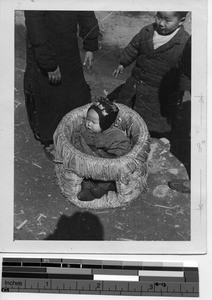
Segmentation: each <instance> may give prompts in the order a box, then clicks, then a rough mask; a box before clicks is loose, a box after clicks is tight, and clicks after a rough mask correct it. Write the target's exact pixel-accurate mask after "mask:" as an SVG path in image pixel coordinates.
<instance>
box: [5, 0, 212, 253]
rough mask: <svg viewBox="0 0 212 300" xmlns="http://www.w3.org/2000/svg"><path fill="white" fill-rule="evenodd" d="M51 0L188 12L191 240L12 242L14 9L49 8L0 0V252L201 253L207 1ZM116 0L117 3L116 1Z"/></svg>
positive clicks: (59, 4) (68, 5) (41, 0)
mask: <svg viewBox="0 0 212 300" xmlns="http://www.w3.org/2000/svg"><path fill="white" fill-rule="evenodd" d="M170 2H171V1H168V0H164V1H163V0H161V1H160V3H158V2H157V1H156V0H143V1H142V0H132V1H128V0H125V1H124V0H119V1H116V2H115V3H114V1H111V0H107V1H103V2H102V3H101V2H100V1H92V3H91V2H86V0H78V1H77V4H76V3H75V1H73V2H72V1H70V0H60V1H51V9H54V10H63V9H65V10H81V9H82V10H94V11H136V10H140V8H142V11H157V10H166V11H168V10H173V9H175V10H186V11H191V14H192V26H191V28H192V92H191V102H192V118H191V119H192V120H191V125H192V130H191V241H189V242H187V241H185V242H184V241H182V242H179V241H177V242H175V241H169V242H166V241H150V242H149V241H135V242H132V241H130V242H129V241H128V242H126V241H100V242H99V241H98V242H93V241H68V242H67V241H31V240H30V241H14V240H13V223H14V221H13V217H14V216H13V213H14V203H13V201H14V200H13V198H14V176H13V175H14V15H15V14H14V11H15V10H24V9H29V10H45V9H46V10H48V9H49V4H50V0H37V1H35V0H34V1H33V0H32V1H30V0H25V1H16V0H13V1H7V0H1V2H0V4H1V8H0V10H1V18H0V22H1V26H0V27H1V29H0V38H1V40H0V43H1V44H0V46H1V47H0V49H1V51H0V56H1V69H2V70H3V72H1V75H0V76H1V78H0V93H1V97H0V105H1V109H0V111H1V117H0V140H1V141H2V146H1V150H0V151H1V152H0V157H1V173H0V176H1V177H0V178H1V201H0V251H2V252H31V253H34V252H37V253H73V254H74V253H107V254H111V253H113V254H114V253H115V254H138V253H139V254H141V253H142V254H205V253H206V251H207V250H206V213H207V210H206V208H207V205H206V164H207V160H206V141H207V136H206V125H207V123H206V122H207V120H206V119H207V118H206V115H207V1H206V0H202V1H201V2H200V1H198V0H175V2H174V3H173V2H171V3H170ZM120 4H121V5H120Z"/></svg>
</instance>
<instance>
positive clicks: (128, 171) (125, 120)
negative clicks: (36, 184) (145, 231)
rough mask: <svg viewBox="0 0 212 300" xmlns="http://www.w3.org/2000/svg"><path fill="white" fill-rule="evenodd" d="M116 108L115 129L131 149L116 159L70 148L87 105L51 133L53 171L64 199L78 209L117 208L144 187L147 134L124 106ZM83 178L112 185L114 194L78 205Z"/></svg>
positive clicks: (144, 127)
mask: <svg viewBox="0 0 212 300" xmlns="http://www.w3.org/2000/svg"><path fill="white" fill-rule="evenodd" d="M116 105H117V106H118V108H119V115H118V118H117V119H118V122H117V126H119V127H120V128H121V129H123V130H124V131H125V132H126V134H127V136H128V137H129V138H130V140H131V142H132V145H133V146H132V149H131V151H130V152H128V153H127V154H126V155H124V156H121V157H118V158H113V159H111V158H102V157H94V156H90V155H87V154H84V153H82V152H80V151H79V150H77V149H76V148H75V147H74V146H73V144H72V137H73V135H74V132H75V130H76V129H77V128H79V126H80V125H81V123H82V121H83V118H84V117H85V116H86V113H87V109H88V107H89V106H90V104H88V105H85V106H82V107H79V108H76V109H74V110H72V111H71V112H69V113H68V114H67V115H66V116H65V117H64V118H63V119H62V121H61V122H60V124H59V125H58V127H57V129H56V131H55V133H54V145H55V149H56V157H55V171H56V176H57V181H58V185H59V187H60V189H61V191H62V193H63V195H64V196H65V197H66V198H67V199H68V200H69V201H70V202H71V203H73V204H75V205H76V206H78V207H81V208H90V209H103V208H114V207H120V206H123V205H125V204H126V203H129V202H130V201H132V200H133V199H135V198H137V197H138V196H139V195H140V194H141V193H142V192H143V191H144V189H145V187H146V179H147V173H148V163H147V158H148V153H149V133H148V130H147V127H146V124H145V123H144V121H143V119H142V118H141V117H140V116H139V115H138V114H137V113H136V112H135V111H133V110H132V109H130V108H129V107H127V106H126V105H123V104H118V103H116ZM83 178H93V179H96V180H105V181H112V180H114V181H115V183H116V189H117V192H113V191H109V192H108V194H107V195H104V196H103V197H102V198H101V199H94V200H92V201H88V202H86V201H80V200H79V199H78V198H77V195H78V193H79V192H80V190H81V182H82V180H83Z"/></svg>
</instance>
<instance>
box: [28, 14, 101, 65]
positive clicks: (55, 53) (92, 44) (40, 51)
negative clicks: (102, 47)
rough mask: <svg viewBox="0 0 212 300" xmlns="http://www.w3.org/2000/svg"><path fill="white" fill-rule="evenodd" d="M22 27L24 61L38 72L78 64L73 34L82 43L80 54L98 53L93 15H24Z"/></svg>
mask: <svg viewBox="0 0 212 300" xmlns="http://www.w3.org/2000/svg"><path fill="white" fill-rule="evenodd" d="M25 23H26V27H27V46H28V47H27V50H28V57H30V58H32V59H33V61H36V62H37V63H38V65H39V67H40V68H41V69H42V70H45V71H54V70H56V68H57V66H58V65H61V64H67V63H68V64H70V65H75V64H79V61H80V55H79V48H78V37H77V32H79V36H80V37H81V38H82V39H83V49H84V50H86V51H92V52H93V51H95V50H97V49H98V24H97V19H96V18H95V15H94V13H93V12H89V11H86V12H84V11H25ZM78 25H79V28H78Z"/></svg>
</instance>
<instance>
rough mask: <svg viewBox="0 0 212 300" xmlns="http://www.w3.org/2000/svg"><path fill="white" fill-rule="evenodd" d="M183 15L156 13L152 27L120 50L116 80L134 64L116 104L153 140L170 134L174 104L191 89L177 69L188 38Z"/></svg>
mask: <svg viewBox="0 0 212 300" xmlns="http://www.w3.org/2000/svg"><path fill="white" fill-rule="evenodd" d="M186 14H187V12H181V11H158V12H157V14H156V17H155V23H153V24H150V25H148V26H146V27H144V28H143V29H142V30H141V31H140V32H139V33H138V34H136V35H135V37H134V38H133V39H132V40H131V42H130V43H129V45H128V46H127V47H126V48H125V49H124V50H123V53H122V56H121V58H120V64H119V66H118V68H117V69H116V70H115V71H114V73H113V76H115V77H117V75H118V74H119V73H122V71H123V70H124V68H125V67H127V66H129V65H130V64H131V63H133V62H134V61H136V62H135V66H134V67H133V69H132V73H131V76H130V77H129V78H128V79H127V80H126V83H125V84H124V85H123V86H122V88H121V90H120V93H119V95H118V98H116V101H117V102H120V103H124V104H126V105H128V106H130V107H131V108H133V109H134V110H135V111H137V112H138V113H139V114H140V115H141V117H142V118H143V119H144V121H145V122H146V124H147V127H148V129H149V131H150V133H151V135H152V136H153V137H160V135H163V134H164V133H168V132H170V130H171V128H172V127H173V126H174V125H175V124H176V107H177V103H178V101H179V99H180V98H182V95H183V92H184V91H185V90H189V87H190V85H189V84H190V81H189V79H188V80H187V78H186V77H185V76H181V75H180V72H179V68H178V66H179V63H180V59H181V56H182V53H183V49H184V47H185V45H186V42H187V41H188V39H189V37H190V36H189V34H188V33H187V32H186V31H185V29H184V27H183V22H184V20H185V17H186ZM108 98H110V95H108ZM110 100H113V99H110ZM165 135H166V134H165Z"/></svg>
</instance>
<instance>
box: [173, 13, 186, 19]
mask: <svg viewBox="0 0 212 300" xmlns="http://www.w3.org/2000/svg"><path fill="white" fill-rule="evenodd" d="M175 13H176V15H178V16H179V17H180V19H183V18H185V17H186V16H187V13H188V11H176V12H175Z"/></svg>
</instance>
